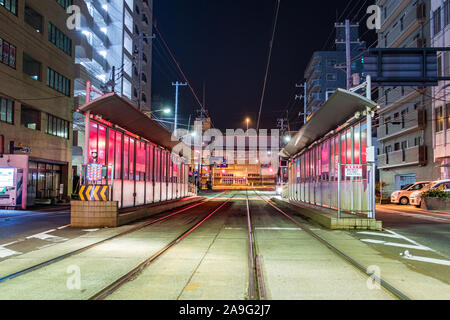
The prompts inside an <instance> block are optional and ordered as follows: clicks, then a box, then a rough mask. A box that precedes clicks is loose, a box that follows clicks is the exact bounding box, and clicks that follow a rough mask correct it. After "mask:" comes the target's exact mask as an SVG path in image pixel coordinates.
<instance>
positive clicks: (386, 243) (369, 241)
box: [361, 239, 434, 252]
mask: <svg viewBox="0 0 450 320" xmlns="http://www.w3.org/2000/svg"><path fill="white" fill-rule="evenodd" d="M361 241H363V242H367V243H374V244H382V245H385V246H390V247H399V248H408V249H416V250H424V251H433V252H434V250H433V249H431V248H428V247H425V246H421V245H411V244H404V243H396V242H387V241H381V240H374V239H361Z"/></svg>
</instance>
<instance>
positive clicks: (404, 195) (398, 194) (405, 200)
mask: <svg viewBox="0 0 450 320" xmlns="http://www.w3.org/2000/svg"><path fill="white" fill-rule="evenodd" d="M430 184H431V182H430V181H420V182H416V183H414V184H413V185H411V186H410V187H409V188H406V189H404V190H398V191H394V192H393V193H392V194H391V203H395V204H402V205H404V206H406V205H407V204H409V196H410V195H411V193H413V192H415V191H420V190H422V189H424V188H426V187H427V186H429V185H430Z"/></svg>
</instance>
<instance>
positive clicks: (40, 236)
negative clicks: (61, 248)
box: [27, 229, 68, 242]
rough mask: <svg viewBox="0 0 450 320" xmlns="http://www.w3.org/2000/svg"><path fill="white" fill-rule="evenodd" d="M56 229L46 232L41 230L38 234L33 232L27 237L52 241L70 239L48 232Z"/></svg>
mask: <svg viewBox="0 0 450 320" xmlns="http://www.w3.org/2000/svg"><path fill="white" fill-rule="evenodd" d="M53 231H56V229H52V230H48V231H45V232H41V233H37V234H33V235H31V236H29V237H27V239H33V238H36V239H40V240H47V241H52V242H63V241H67V240H68V239H66V238H62V237H58V236H54V235H51V234H48V233H50V232H53Z"/></svg>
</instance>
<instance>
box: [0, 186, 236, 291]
mask: <svg viewBox="0 0 450 320" xmlns="http://www.w3.org/2000/svg"><path fill="white" fill-rule="evenodd" d="M226 194H228V192H222V193H221V194H219V195H218V196H216V197H213V198H211V199H206V200H203V201H201V202H199V203H196V204H193V205H188V206H187V207H185V208H182V209H180V210H177V211H175V212H172V213H170V214H168V215H165V216H163V217H160V218H156V219H155V218H152V219H148V220H146V221H144V222H142V223H138V224H137V225H136V226H135V227H133V228H131V229H129V230H127V231H124V232H121V233H119V234H117V235H114V236H111V237H108V238H106V239H103V240H101V241H98V242H95V243H93V244H90V245H88V246H84V247H82V248H79V249H76V250H73V251H70V252H68V253H65V254H63V255H60V256H58V257H55V258H52V259H49V260H46V261H43V262H40V263H38V264H36V265H33V266H31V267H27V268H25V269H22V270H20V271H17V272H14V273H11V274H8V275H5V276H2V277H0V286H1V284H2V283H3V282H5V281H7V280H11V279H14V278H17V277H20V276H23V275H25V274H28V273H30V272H33V271H36V270H38V269H41V268H43V267H46V266H49V265H51V264H54V263H56V262H59V261H62V260H64V259H67V258H69V257H72V256H75V255H78V254H81V253H83V252H85V251H87V250H90V249H93V248H95V247H98V246H100V245H102V244H105V243H106V242H109V241H112V240H115V239H118V238H121V237H124V236H126V235H129V234H131V233H134V232H136V231H139V230H142V229H144V228H146V227H148V226H151V225H154V224H156V223H158V222H161V221H165V220H167V219H169V218H171V217H174V216H177V215H179V214H181V213H184V212H186V211H188V210H191V209H194V208H197V207H199V206H201V205H203V204H206V203H209V202H211V201H213V200H216V199H220V197H222V196H224V195H226ZM228 201H229V200H227V202H228Z"/></svg>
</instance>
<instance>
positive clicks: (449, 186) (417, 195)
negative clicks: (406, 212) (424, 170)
mask: <svg viewBox="0 0 450 320" xmlns="http://www.w3.org/2000/svg"><path fill="white" fill-rule="evenodd" d="M429 190H442V191H445V192H450V180H439V181H433V182H432V183H431V184H430V185H429V187H428V188H423V189H422V190H418V191H414V192H413V193H411V194H410V195H409V202H410V203H411V204H412V205H414V206H416V207H418V208H420V207H421V206H422V194H423V193H424V192H425V191H429Z"/></svg>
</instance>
